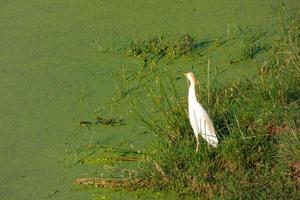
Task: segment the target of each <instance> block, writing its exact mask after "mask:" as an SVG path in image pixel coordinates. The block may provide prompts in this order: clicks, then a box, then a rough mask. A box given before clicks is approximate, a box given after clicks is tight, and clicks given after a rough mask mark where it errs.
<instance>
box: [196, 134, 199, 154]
mask: <svg viewBox="0 0 300 200" xmlns="http://www.w3.org/2000/svg"><path fill="white" fill-rule="evenodd" d="M198 150H199V140H198V134H196V152H198Z"/></svg>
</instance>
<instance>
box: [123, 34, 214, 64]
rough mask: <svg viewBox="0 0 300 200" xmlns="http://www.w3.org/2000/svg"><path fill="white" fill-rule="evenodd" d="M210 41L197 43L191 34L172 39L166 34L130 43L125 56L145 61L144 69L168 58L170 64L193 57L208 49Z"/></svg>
mask: <svg viewBox="0 0 300 200" xmlns="http://www.w3.org/2000/svg"><path fill="white" fill-rule="evenodd" d="M209 43H210V41H202V42H201V41H196V40H195V38H194V37H193V36H192V35H190V34H181V35H178V36H177V37H176V38H175V39H170V38H169V37H167V35H166V34H161V35H160V36H156V37H153V38H150V39H134V40H132V41H130V44H129V46H128V48H127V49H126V50H125V55H127V56H130V57H139V58H141V59H142V60H143V65H144V67H146V66H148V65H149V64H152V65H155V64H157V63H158V62H159V61H160V60H161V59H163V58H167V59H168V60H169V62H171V61H172V60H174V59H177V58H179V57H184V56H192V55H196V54H198V53H199V51H200V50H201V49H202V48H204V47H206V46H207V45H208V44H209Z"/></svg>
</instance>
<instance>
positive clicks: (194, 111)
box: [184, 72, 218, 152]
mask: <svg viewBox="0 0 300 200" xmlns="http://www.w3.org/2000/svg"><path fill="white" fill-rule="evenodd" d="M184 75H185V76H186V78H187V80H188V82H189V93H188V111H189V119H190V123H191V126H192V128H193V131H194V134H195V137H196V142H197V146H196V152H197V151H198V148H199V139H198V136H199V135H200V134H201V136H202V137H203V138H204V139H205V140H206V141H207V142H208V143H209V144H210V145H212V146H213V147H217V145H218V138H217V136H216V131H215V128H214V125H213V122H212V120H211V119H210V117H209V115H208V114H207V112H206V110H205V109H204V108H203V107H202V106H201V104H200V103H199V102H198V101H197V97H196V91H195V86H196V79H195V76H194V74H193V73H192V72H188V73H186V74H184Z"/></svg>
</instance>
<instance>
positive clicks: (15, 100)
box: [0, 0, 279, 199]
mask: <svg viewBox="0 0 300 200" xmlns="http://www.w3.org/2000/svg"><path fill="white" fill-rule="evenodd" d="M277 5H279V4H278V3H274V1H269V0H252V1H233V0H226V1H217V0H216V1H204V0H201V1H199V0H198V1H197V0H189V1H183V0H176V1H175V0H168V1H158V0H154V1H138V0H126V1H120V0H118V1H117V0H110V1H106V0H100V1H99V0H90V1H78V0H72V1H71V0H50V1H37V0H28V1H18V0H14V1H1V2H0V19H1V20H0V30H1V31H0V99H1V101H0V102H1V103H0V116H1V122H0V163H1V165H0V177H1V182H0V198H1V199H90V198H91V197H93V196H94V195H92V193H91V192H87V191H85V190H84V191H79V190H80V189H78V188H77V187H74V186H73V184H72V182H73V180H74V178H76V177H80V176H89V175H97V174H99V173H101V170H102V167H97V166H92V167H89V166H86V165H80V164H78V165H75V164H74V163H75V162H74V160H76V159H78V158H74V157H75V156H76V155H75V154H74V153H73V152H72V151H73V150H74V149H76V148H77V147H81V146H82V145H84V144H89V143H90V144H91V143H96V142H99V141H100V142H101V141H104V140H106V139H107V140H109V143H110V144H111V145H120V144H125V143H126V144H127V143H128V144H129V146H130V145H134V147H133V148H134V149H135V150H139V149H142V148H143V147H144V146H145V145H146V144H148V143H149V141H150V138H151V137H150V136H148V135H143V134H140V132H139V125H138V123H137V122H136V121H134V120H127V121H126V125H125V126H120V127H109V126H105V127H101V128H91V130H88V129H85V128H84V129H83V128H82V127H80V124H79V122H80V121H82V120H90V119H94V111H95V110H96V109H99V108H100V109H101V108H102V109H104V110H106V113H110V115H111V116H114V117H117V118H121V117H122V116H123V115H124V113H126V112H128V108H127V107H122V105H119V106H118V109H117V108H111V107H110V105H111V104H110V101H111V99H112V98H114V97H115V95H116V94H117V92H116V76H115V75H114V74H116V73H117V72H118V70H119V69H120V66H124V67H125V68H126V69H129V70H130V69H134V68H137V67H139V65H140V64H139V62H138V61H137V60H136V59H132V58H127V57H126V56H124V55H123V54H122V53H120V52H118V51H117V52H109V53H103V52H102V50H103V49H105V48H109V49H115V48H116V49H117V48H118V47H120V46H121V47H122V45H124V44H127V43H128V41H129V39H131V38H136V37H138V38H149V37H152V36H153V35H156V34H161V33H168V34H171V35H172V34H173V35H176V34H178V33H191V34H193V35H196V36H197V37H198V38H214V37H219V36H224V35H226V34H227V31H228V26H235V25H236V26H255V27H258V28H259V29H263V30H264V31H268V32H272V31H273V28H274V26H275V25H276V24H275V20H274V18H275V17H274V16H273V14H272V9H271V8H272V7H273V6H277ZM226 51H227V50H226ZM228 51H230V52H231V51H232V52H234V49H231V50H230V49H229V50H228ZM217 60H218V59H217V58H216V62H217ZM176 62H177V61H176ZM176 62H175V63H173V65H172V67H174V68H176V70H177V71H178V72H181V71H182V72H183V71H187V70H190V69H191V65H192V64H191V63H189V62H185V61H180V60H179V61H178V62H177V63H176ZM213 62H214V61H212V63H213ZM194 64H195V63H194ZM241 65H242V64H241ZM199 67H200V66H199ZM219 67H220V68H222V67H223V66H221V64H220V66H219ZM224 67H225V66H224ZM241 67H242V66H240V65H237V66H235V68H234V69H232V70H229V72H228V73H229V74H230V76H237V75H239V73H243V71H244V70H243V68H241ZM180 81H182V84H186V82H185V81H183V80H180ZM183 94H185V92H183ZM70 151H71V153H70ZM70 155H71V156H70ZM120 195H121V194H120ZM111 197H112V198H115V199H118V198H120V196H118V195H116V194H111Z"/></svg>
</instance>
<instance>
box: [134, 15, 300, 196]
mask: <svg viewBox="0 0 300 200" xmlns="http://www.w3.org/2000/svg"><path fill="white" fill-rule="evenodd" d="M282 27H283V31H282V33H280V34H277V35H276V36H275V37H274V40H273V41H274V42H273V44H272V48H271V49H270V51H269V53H268V58H266V61H265V62H264V64H263V65H260V66H256V69H257V73H256V74H257V76H256V77H251V78H249V79H246V80H243V81H240V80H239V81H233V82H230V83H226V84H222V83H220V82H218V81H216V80H214V81H211V80H209V77H207V81H206V84H204V85H201V86H200V87H199V88H198V99H199V100H200V102H202V104H203V105H204V107H205V108H206V109H207V110H208V111H209V113H210V115H211V117H212V119H213V121H214V124H215V127H216V130H217V135H218V137H219V139H220V141H221V143H220V145H219V146H218V148H217V149H212V148H210V147H208V146H207V144H206V143H205V142H204V141H203V140H202V143H201V147H200V150H199V152H198V153H196V152H195V139H194V137H193V133H192V129H191V128H190V125H189V121H188V118H187V110H186V107H187V100H186V98H180V97H179V96H178V95H177V91H176V88H175V84H172V81H171V84H166V83H162V82H160V83H158V87H157V90H155V91H152V92H150V97H151V99H152V100H153V101H152V104H151V106H149V105H146V106H145V105H144V106H142V107H143V108H144V109H143V112H137V114H138V118H139V119H140V121H141V122H142V123H143V124H144V125H146V126H147V127H148V128H149V130H150V131H151V132H152V133H154V134H156V135H157V136H158V137H159V138H160V139H159V142H157V143H156V144H154V145H153V146H152V148H151V149H150V150H149V151H148V152H147V156H145V158H144V161H143V163H142V166H141V169H142V170H141V171H140V173H139V175H138V176H139V177H140V178H142V179H144V180H147V181H149V182H151V183H152V184H153V185H154V187H155V189H156V190H157V191H166V190H169V191H172V192H171V193H172V194H173V195H174V198H184V199H186V198H191V199H194V198H199V199H203V198H204V199H297V198H298V197H299V196H300V190H299V187H300V185H299V184H300V167H299V166H300V135H299V113H300V112H299V103H300V102H299V94H300V86H299V80H300V38H299V36H300V32H299V28H298V27H299V23H298V22H297V21H294V20H293V21H289V23H283V24H282ZM249 48H250V47H249ZM250 51H251V52H252V51H254V50H253V48H250V50H249V52H250ZM251 52H250V53H249V54H246V53H245V54H244V56H245V57H250V58H251V57H252V56H251V55H252V53H251ZM153 106H154V107H155V109H154V110H155V112H153V114H151V111H150V110H149V109H147V108H149V107H153ZM145 113H150V114H145Z"/></svg>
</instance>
